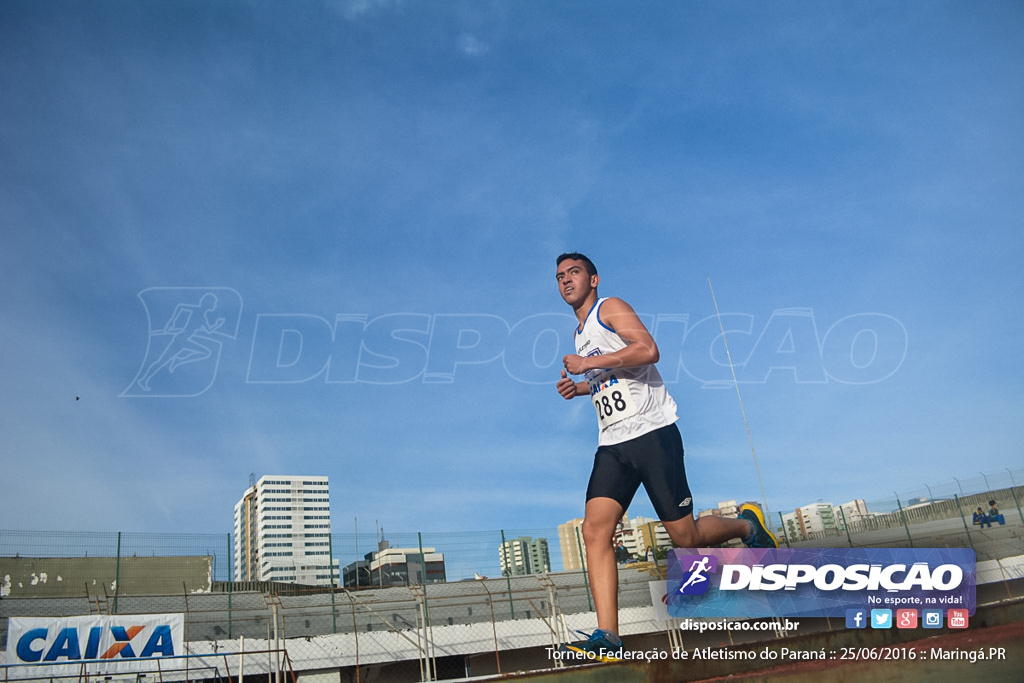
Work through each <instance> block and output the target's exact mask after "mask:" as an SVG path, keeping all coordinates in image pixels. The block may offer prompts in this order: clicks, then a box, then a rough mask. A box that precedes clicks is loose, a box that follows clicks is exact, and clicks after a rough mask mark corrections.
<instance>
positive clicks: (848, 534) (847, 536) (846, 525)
mask: <svg viewBox="0 0 1024 683" xmlns="http://www.w3.org/2000/svg"><path fill="white" fill-rule="evenodd" d="M839 515H840V516H841V517H842V518H843V530H844V531H846V541H847V543H849V544H850V547H851V548H852V547H853V539H852V538H850V525H849V523H848V522H847V521H846V512H845V511H844V510H843V506H842V505H840V506H839Z"/></svg>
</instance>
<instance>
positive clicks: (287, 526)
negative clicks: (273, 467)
mask: <svg viewBox="0 0 1024 683" xmlns="http://www.w3.org/2000/svg"><path fill="white" fill-rule="evenodd" d="M330 537H331V504H330V493H329V486H328V481H327V477H312V476H284V475H267V476H265V477H262V478H260V480H259V481H258V482H256V483H255V484H254V485H252V486H250V487H249V488H248V489H246V491H245V494H244V495H243V496H242V498H241V500H239V501H238V502H237V503H236V504H235V571H234V575H235V580H236V581H280V582H284V583H299V584H303V585H309V586H329V585H331V581H332V579H333V580H334V581H335V582H337V581H338V579H339V574H338V563H337V560H335V561H334V562H333V563H332V561H331V553H330V545H331V538H330Z"/></svg>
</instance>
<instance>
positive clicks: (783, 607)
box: [666, 548, 977, 618]
mask: <svg viewBox="0 0 1024 683" xmlns="http://www.w3.org/2000/svg"><path fill="white" fill-rule="evenodd" d="M975 559H976V558H975V554H974V551H973V550H971V549H968V548H821V549H796V548H778V549H774V548H773V549H765V548H702V549H699V550H698V549H685V548H683V549H680V548H677V549H675V550H673V551H672V552H671V553H669V556H668V595H667V597H666V600H667V603H668V605H667V606H668V613H669V615H671V616H673V617H729V618H748V617H844V616H845V615H846V611H847V610H848V609H858V608H863V609H873V608H882V609H885V608H888V609H896V608H914V609H927V608H942V609H967V610H969V613H970V614H971V615H973V614H974V610H975V588H976V582H977V575H976V567H975Z"/></svg>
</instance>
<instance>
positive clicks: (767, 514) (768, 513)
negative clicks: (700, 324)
mask: <svg viewBox="0 0 1024 683" xmlns="http://www.w3.org/2000/svg"><path fill="white" fill-rule="evenodd" d="M708 288H709V289H710V290H711V301H712V302H713V303H714V304H715V315H716V316H718V326H719V327H720V328H721V329H722V343H723V344H724V345H725V357H726V358H727V359H728V360H729V371H730V372H732V383H733V385H734V386H735V387H736V398H737V399H739V402H740V413H741V414H742V415H743V426H744V427H745V428H746V430H747V442H748V443H750V454H751V455H752V456H753V458H754V470H755V471H756V472H757V482H758V483H759V484H760V485H761V500H762V501H764V517H765V519H771V511H770V510H769V508H768V495H767V494H766V493H765V492H764V480H763V479H761V468H760V467H759V466H758V464H757V452H756V451H755V450H754V439H753V437H751V436H750V424H749V423H748V422H747V411H746V410H745V409H744V408H743V397H742V396H740V383H739V381H738V380H737V379H736V368H735V367H734V366H733V364H732V354H730V353H729V341H728V340H727V339H726V338H725V325H723V324H722V314H721V313H720V312H719V310H718V300H717V299H716V298H715V288H714V287H712V286H711V276H710V275H709V276H708Z"/></svg>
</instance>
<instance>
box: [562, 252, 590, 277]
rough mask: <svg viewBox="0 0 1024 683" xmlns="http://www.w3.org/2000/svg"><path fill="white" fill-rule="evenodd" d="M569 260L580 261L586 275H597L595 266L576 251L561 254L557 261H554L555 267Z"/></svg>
mask: <svg viewBox="0 0 1024 683" xmlns="http://www.w3.org/2000/svg"><path fill="white" fill-rule="evenodd" d="M569 259H572V260H573V261H582V262H583V267H584V268H586V269H587V275H597V266H595V265H594V262H593V261H591V260H590V259H588V258H587V257H586V256H584V255H583V254H581V253H579V252H576V251H570V252H569V253H567V254H562V255H561V256H559V257H558V260H557V261H555V265H556V266H560V265H562V261H568V260H569Z"/></svg>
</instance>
